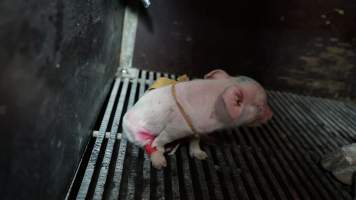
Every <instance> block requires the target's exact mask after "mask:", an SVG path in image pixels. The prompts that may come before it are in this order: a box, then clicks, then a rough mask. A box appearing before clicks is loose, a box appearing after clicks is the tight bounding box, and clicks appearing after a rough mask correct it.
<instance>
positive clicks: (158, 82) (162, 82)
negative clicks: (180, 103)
mask: <svg viewBox="0 0 356 200" xmlns="http://www.w3.org/2000/svg"><path fill="white" fill-rule="evenodd" d="M184 81H189V77H188V76H187V75H186V74H184V75H182V76H179V77H178V78H177V80H174V79H169V78H164V77H162V78H159V79H157V80H156V81H155V82H154V83H153V84H152V85H151V86H150V88H148V90H153V89H156V88H160V87H164V86H167V85H172V84H173V83H177V82H184Z"/></svg>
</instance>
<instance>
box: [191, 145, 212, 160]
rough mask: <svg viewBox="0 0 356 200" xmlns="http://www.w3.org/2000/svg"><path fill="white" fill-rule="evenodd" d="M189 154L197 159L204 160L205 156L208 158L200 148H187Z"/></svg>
mask: <svg viewBox="0 0 356 200" xmlns="http://www.w3.org/2000/svg"><path fill="white" fill-rule="evenodd" d="M189 155H190V157H192V158H196V159H199V160H204V159H206V158H208V155H207V154H206V153H205V152H204V151H203V150H201V149H194V148H193V149H190V150H189Z"/></svg>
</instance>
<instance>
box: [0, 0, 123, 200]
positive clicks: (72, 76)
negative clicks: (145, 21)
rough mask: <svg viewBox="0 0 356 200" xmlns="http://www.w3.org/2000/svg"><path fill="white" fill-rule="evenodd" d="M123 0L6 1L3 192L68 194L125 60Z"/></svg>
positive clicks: (0, 32) (1, 23)
mask: <svg viewBox="0 0 356 200" xmlns="http://www.w3.org/2000/svg"><path fill="white" fill-rule="evenodd" d="M122 14H123V9H122V5H121V4H119V2H118V0H81V1H71V0H55V1H44V0H28V1H19V0H2V1H1V2H0V133H1V139H0V196H1V199H63V198H64V197H65V195H66V191H67V189H68V187H69V185H70V182H71V178H72V177H73V176H74V173H75V170H76V167H77V166H78V163H79V161H80V158H81V155H82V153H83V150H84V147H85V145H86V144H87V142H88V139H89V137H90V130H91V128H92V127H93V125H94V122H95V120H96V117H97V114H98V110H99V109H100V107H101V105H102V103H103V100H104V99H105V96H106V94H107V92H108V90H109V89H110V85H111V83H112V80H113V77H114V74H115V70H116V67H117V65H118V57H119V47H120V42H121V41H120V40H121V28H122V18H123V15H122Z"/></svg>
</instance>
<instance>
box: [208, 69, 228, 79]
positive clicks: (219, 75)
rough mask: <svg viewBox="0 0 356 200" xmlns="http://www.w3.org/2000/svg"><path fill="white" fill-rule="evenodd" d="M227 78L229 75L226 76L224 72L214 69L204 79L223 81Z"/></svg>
mask: <svg viewBox="0 0 356 200" xmlns="http://www.w3.org/2000/svg"><path fill="white" fill-rule="evenodd" d="M229 77H230V76H229V74H227V73H226V72H225V71H224V70H221V69H216V70H213V71H211V72H209V73H208V74H206V75H205V76H204V79H224V78H229Z"/></svg>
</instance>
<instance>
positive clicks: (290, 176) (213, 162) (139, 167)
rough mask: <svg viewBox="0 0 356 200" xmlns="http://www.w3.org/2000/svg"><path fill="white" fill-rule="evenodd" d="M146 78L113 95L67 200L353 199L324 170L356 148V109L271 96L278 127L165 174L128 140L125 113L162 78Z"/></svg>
mask: <svg viewBox="0 0 356 200" xmlns="http://www.w3.org/2000/svg"><path fill="white" fill-rule="evenodd" d="M161 76H165V77H171V78H175V76H174V75H169V74H162V73H154V72H147V71H140V72H139V74H138V77H137V78H133V79H129V78H118V79H117V80H115V82H114V85H113V87H112V92H111V94H110V97H109V99H108V101H107V104H106V108H105V110H104V112H103V114H102V117H101V119H100V120H101V123H100V124H99V125H98V127H97V128H98V129H97V130H96V135H97V136H96V137H93V138H92V140H91V142H90V143H89V145H88V147H87V149H86V153H85V155H84V157H83V159H82V162H81V164H80V167H79V169H78V172H77V175H76V178H75V180H74V182H73V184H72V186H71V189H70V191H69V192H68V195H67V199H188V200H190V199H191V200H193V199H204V200H207V199H352V197H353V192H352V189H351V187H349V186H346V185H343V184H341V183H339V182H338V181H336V179H334V178H333V177H332V176H331V174H330V173H327V172H326V171H325V170H323V168H322V167H321V165H320V164H319V162H320V159H321V156H322V155H324V154H325V153H328V152H330V151H333V150H334V149H335V148H337V147H340V146H342V145H345V144H349V143H353V142H355V141H356V121H355V119H356V109H355V107H353V106H351V105H348V104H345V103H341V102H337V101H332V100H327V99H321V98H314V97H304V96H297V95H294V94H289V93H281V92H269V104H270V106H271V108H272V110H273V111H274V117H273V119H272V120H271V121H270V122H269V123H268V124H267V125H263V126H261V127H258V128H239V129H230V130H224V131H219V133H220V134H212V135H211V136H210V138H208V140H206V141H205V143H203V149H204V150H205V151H206V152H207V154H208V156H209V158H208V159H207V160H204V161H199V160H196V159H190V158H189V155H188V149H187V145H183V146H181V147H180V148H179V151H177V153H176V154H175V155H172V156H167V161H168V166H167V167H166V168H165V169H164V170H155V169H154V168H152V167H151V164H150V161H149V160H148V158H147V156H146V154H144V152H143V151H142V150H141V149H139V148H137V147H136V146H133V145H131V144H130V143H128V142H127V141H126V140H124V139H120V136H121V134H120V133H121V131H122V130H121V124H120V123H121V118H122V117H123V114H124V113H125V111H126V110H127V109H128V108H129V107H131V106H132V105H133V104H134V102H136V101H137V99H138V98H139V97H140V96H141V95H142V94H143V93H144V91H145V90H146V89H147V88H148V86H149V85H150V84H151V83H152V82H153V80H155V79H156V78H158V77H161Z"/></svg>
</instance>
